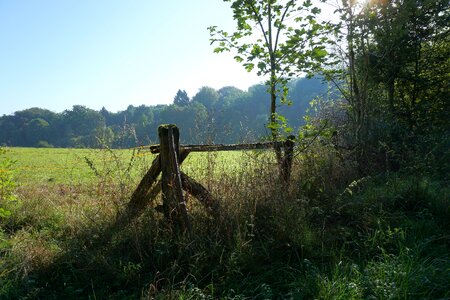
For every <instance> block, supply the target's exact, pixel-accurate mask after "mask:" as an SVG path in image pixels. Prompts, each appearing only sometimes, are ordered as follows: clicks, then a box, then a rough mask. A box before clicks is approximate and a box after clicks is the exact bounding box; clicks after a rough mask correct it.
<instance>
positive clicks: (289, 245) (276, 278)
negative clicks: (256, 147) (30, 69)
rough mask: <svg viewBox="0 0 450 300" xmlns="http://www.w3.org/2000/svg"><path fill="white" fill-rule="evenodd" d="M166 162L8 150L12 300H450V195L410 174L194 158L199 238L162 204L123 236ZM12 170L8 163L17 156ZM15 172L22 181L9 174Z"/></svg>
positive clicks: (2, 209)
mask: <svg viewBox="0 0 450 300" xmlns="http://www.w3.org/2000/svg"><path fill="white" fill-rule="evenodd" d="M154 157H155V156H154V155H152V154H150V153H149V152H144V151H137V150H136V151H133V150H94V149H33V148H9V149H6V152H3V153H2V154H1V155H0V162H1V166H2V168H1V170H0V196H1V198H0V299H193V300H195V299H211V300H212V299H228V300H231V299H234V300H237V299H450V289H449V288H448V287H449V282H450V255H449V253H450V234H449V232H450V222H449V220H450V206H449V201H448V199H449V197H450V189H449V188H448V186H446V185H445V182H444V183H442V182H440V181H438V180H435V179H433V178H429V177H427V176H411V175H408V174H402V173H393V174H381V175H379V176H376V177H373V178H372V177H365V178H356V179H355V178H354V174H355V173H354V171H353V169H352V168H351V166H349V165H346V164H341V162H342V161H341V160H339V159H338V157H336V156H335V155H334V154H333V152H332V151H330V149H327V148H318V149H317V150H316V151H311V152H309V153H302V154H301V155H298V156H296V161H295V165H294V170H293V176H292V180H291V183H290V185H289V187H286V186H285V185H280V184H279V180H278V178H277V176H276V174H277V173H276V172H274V170H276V165H275V164H274V163H273V157H272V156H271V155H270V154H267V153H266V154H264V153H262V152H254V151H249V152H221V153H192V154H190V156H189V157H188V159H187V160H186V161H185V162H184V163H183V166H182V169H183V170H184V171H185V172H187V173H189V175H191V176H192V177H194V178H195V179H197V180H198V181H199V182H201V183H202V184H203V185H204V186H205V187H206V188H207V189H208V190H209V191H210V192H211V193H212V194H213V195H214V196H215V197H216V198H217V199H218V201H219V203H220V206H221V211H220V212H221V214H220V217H212V216H210V215H208V214H207V213H206V211H205V210H204V208H203V207H202V205H200V204H199V202H198V201H196V200H195V199H194V198H193V197H191V196H189V197H188V200H189V203H188V207H189V215H190V220H191V222H192V233H193V234H192V236H190V237H186V236H185V237H176V236H174V233H173V232H172V231H171V230H170V227H169V226H168V223H167V221H166V220H165V218H164V216H163V215H162V214H161V213H159V212H158V211H157V210H155V209H153V208H155V206H156V205H157V204H158V203H161V200H160V198H161V197H160V196H157V197H156V199H150V200H152V201H150V203H149V205H148V207H147V208H146V210H145V211H144V212H143V214H142V215H139V216H137V217H136V219H135V220H133V222H130V223H127V224H124V225H123V226H122V227H120V228H119V229H117V228H116V229H114V228H113V227H111V225H112V224H114V222H115V220H116V217H117V216H118V215H120V213H121V212H123V210H124V207H125V206H126V205H127V202H128V201H129V199H130V195H131V193H132V192H133V190H134V189H135V187H136V185H137V183H138V181H139V180H140V178H141V177H142V176H143V175H144V173H145V172H146V170H147V169H148V167H149V165H150V164H151V162H152V160H153V158H154ZM7 159H9V160H13V161H15V162H14V163H13V164H9V163H5V162H7V161H8V160H7ZM10 175H14V176H13V177H10Z"/></svg>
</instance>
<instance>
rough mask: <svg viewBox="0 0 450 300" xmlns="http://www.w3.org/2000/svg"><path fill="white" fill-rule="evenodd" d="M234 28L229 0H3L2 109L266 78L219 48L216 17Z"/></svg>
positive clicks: (137, 96)
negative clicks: (213, 36) (212, 34)
mask: <svg viewBox="0 0 450 300" xmlns="http://www.w3.org/2000/svg"><path fill="white" fill-rule="evenodd" d="M210 25H218V26H219V27H221V28H224V29H232V28H234V23H233V20H232V13H231V9H230V8H229V3H223V2H222V1H221V0H190V1H187V0H165V1H159V0H39V1H37V0H0V115H3V114H11V113H13V112H14V111H17V110H22V109H25V108H30V107H41V108H47V109H50V110H52V111H55V112H61V111H63V110H64V109H70V108H71V107H72V106H73V105H76V104H80V105H85V106H87V107H90V108H93V109H100V108H101V107H102V106H104V107H106V108H107V109H108V110H110V111H118V110H124V109H126V107H127V106H128V105H130V104H132V105H141V104H145V105H155V104H165V103H171V102H172V101H173V97H174V95H175V93H176V91H177V90H178V89H185V90H186V91H187V92H188V94H189V96H193V95H194V94H195V93H196V92H197V91H198V89H199V88H200V87H202V86H211V87H214V88H220V87H223V86H227V85H234V86H237V87H239V88H242V89H245V88H247V87H248V86H250V85H252V84H255V83H258V82H260V81H261V79H260V78H258V77H257V76H256V75H255V74H249V73H247V72H246V71H245V70H244V69H243V68H242V67H241V66H240V65H239V64H238V63H237V62H235V61H234V60H233V59H232V56H231V55H229V54H214V53H213V46H210V44H209V33H208V31H207V27H208V26H210Z"/></svg>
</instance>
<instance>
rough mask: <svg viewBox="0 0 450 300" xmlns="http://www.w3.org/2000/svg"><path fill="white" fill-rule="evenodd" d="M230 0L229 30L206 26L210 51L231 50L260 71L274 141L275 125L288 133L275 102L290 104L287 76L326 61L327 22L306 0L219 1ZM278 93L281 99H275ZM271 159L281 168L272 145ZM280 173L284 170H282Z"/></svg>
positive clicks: (314, 68) (278, 151) (313, 69)
mask: <svg viewBox="0 0 450 300" xmlns="http://www.w3.org/2000/svg"><path fill="white" fill-rule="evenodd" d="M224 1H225V2H232V3H231V8H232V10H233V13H234V15H233V18H234V20H235V21H236V31H234V32H233V33H231V34H230V33H228V32H226V31H224V30H218V29H217V27H216V26H211V27H209V31H210V35H211V44H217V43H218V47H216V48H215V49H214V52H216V53H221V52H223V51H231V50H233V51H235V52H237V53H236V55H235V56H234V58H235V60H236V61H237V62H239V63H242V64H243V66H244V67H245V69H246V70H247V71H249V72H250V71H252V70H253V69H254V68H255V66H256V69H257V74H258V75H259V76H264V77H266V85H267V86H268V92H269V94H270V113H269V120H268V121H269V125H268V127H269V129H270V132H271V138H272V140H278V139H279V134H280V129H281V128H284V129H285V132H286V133H288V132H290V131H291V130H292V129H291V128H290V127H287V126H286V118H284V117H283V116H281V115H279V114H277V105H278V102H280V103H289V101H288V99H287V96H288V85H287V83H288V81H289V80H290V79H292V78H293V77H294V76H299V75H300V74H302V73H305V72H306V73H308V74H309V75H312V73H314V72H316V71H318V69H319V67H320V65H321V64H322V63H323V62H324V61H325V57H326V56H327V54H328V53H327V51H326V50H325V42H326V41H327V37H326V35H325V34H324V33H325V32H326V31H327V30H329V29H330V28H331V27H329V26H328V25H327V24H326V23H318V22H317V20H316V15H317V14H319V13H320V9H319V8H318V7H315V6H313V4H312V2H311V0H305V1H296V0H234V1H231V0H224ZM277 98H280V99H279V101H277ZM275 153H276V158H277V162H278V165H279V167H280V172H281V173H282V172H283V168H282V165H283V157H282V152H281V149H280V148H278V147H277V148H275ZM281 175H283V174H281Z"/></svg>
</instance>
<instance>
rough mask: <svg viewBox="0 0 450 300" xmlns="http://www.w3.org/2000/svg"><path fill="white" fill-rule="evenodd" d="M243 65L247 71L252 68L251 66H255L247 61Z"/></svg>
mask: <svg viewBox="0 0 450 300" xmlns="http://www.w3.org/2000/svg"><path fill="white" fill-rule="evenodd" d="M244 67H245V69H246V70H247V72H251V71H252V70H253V68H254V67H255V65H254V64H252V63H248V64H244Z"/></svg>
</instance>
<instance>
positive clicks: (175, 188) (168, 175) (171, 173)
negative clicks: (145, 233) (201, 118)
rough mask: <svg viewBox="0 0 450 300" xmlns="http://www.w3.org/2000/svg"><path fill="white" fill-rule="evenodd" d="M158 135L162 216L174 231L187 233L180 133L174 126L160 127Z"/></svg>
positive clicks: (187, 219)
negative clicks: (180, 161)
mask: <svg viewBox="0 0 450 300" xmlns="http://www.w3.org/2000/svg"><path fill="white" fill-rule="evenodd" d="M158 135H159V142H160V146H161V152H160V163H161V173H162V175H161V190H162V198H163V208H164V214H165V216H166V218H167V219H168V220H169V222H170V223H171V224H172V225H173V226H174V227H175V229H176V230H178V231H179V232H181V233H185V232H189V231H190V223H189V218H188V214H187V208H186V201H185V199H184V196H183V190H182V183H181V173H180V165H179V159H180V154H179V139H180V132H179V130H178V127H176V126H175V125H171V124H169V125H160V126H159V127H158Z"/></svg>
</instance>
